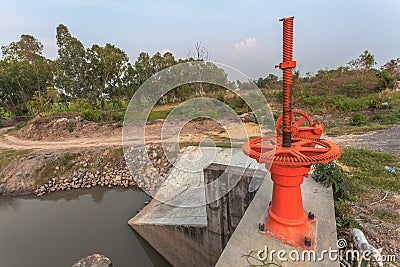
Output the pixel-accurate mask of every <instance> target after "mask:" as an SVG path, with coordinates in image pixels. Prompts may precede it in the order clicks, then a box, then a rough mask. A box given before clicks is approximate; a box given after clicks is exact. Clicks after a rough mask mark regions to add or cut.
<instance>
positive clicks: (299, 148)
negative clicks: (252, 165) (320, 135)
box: [242, 136, 341, 167]
mask: <svg viewBox="0 0 400 267" xmlns="http://www.w3.org/2000/svg"><path fill="white" fill-rule="evenodd" d="M242 149H243V152H244V153H245V154H246V155H247V156H249V157H251V158H253V159H255V160H257V162H259V163H269V164H273V165H281V166H282V165H284V166H296V167H305V166H310V165H313V164H319V163H327V162H330V161H333V160H335V159H338V158H339V157H340V154H341V149H340V147H339V146H338V145H336V144H335V143H333V142H330V141H327V140H320V139H311V138H304V137H293V138H292V146H291V147H282V139H281V138H280V137H277V138H276V137H270V136H268V137H258V138H254V139H251V140H249V141H247V142H245V143H244V144H243V145H242Z"/></svg>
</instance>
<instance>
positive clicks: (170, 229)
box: [129, 147, 338, 266]
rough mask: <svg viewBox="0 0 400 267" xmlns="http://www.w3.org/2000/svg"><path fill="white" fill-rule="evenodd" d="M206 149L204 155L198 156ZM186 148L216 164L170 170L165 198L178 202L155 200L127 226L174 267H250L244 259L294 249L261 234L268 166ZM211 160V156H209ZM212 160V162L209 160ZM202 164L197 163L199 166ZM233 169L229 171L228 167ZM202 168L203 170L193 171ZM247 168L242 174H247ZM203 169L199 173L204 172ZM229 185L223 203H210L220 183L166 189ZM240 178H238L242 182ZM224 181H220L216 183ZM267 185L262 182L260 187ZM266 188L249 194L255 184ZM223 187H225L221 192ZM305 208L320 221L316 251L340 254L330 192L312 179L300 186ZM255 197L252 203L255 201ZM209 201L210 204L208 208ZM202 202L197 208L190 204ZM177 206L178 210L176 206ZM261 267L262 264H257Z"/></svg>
mask: <svg viewBox="0 0 400 267" xmlns="http://www.w3.org/2000/svg"><path fill="white" fill-rule="evenodd" d="M200 150H202V151H200ZM200 150H199V149H198V148H193V147H189V148H186V150H185V151H184V153H183V155H186V156H188V157H189V158H190V157H192V156H193V155H195V154H196V153H199V151H200V152H201V153H203V154H204V153H205V154H207V153H212V154H213V155H214V156H213V157H211V158H212V162H213V163H210V162H207V161H204V162H203V164H204V166H203V167H202V168H204V172H203V171H199V172H194V173H193V172H190V173H188V172H183V171H182V170H179V169H177V168H174V169H173V170H172V171H171V174H170V176H169V177H168V178H167V180H166V182H165V184H166V185H165V187H162V188H161V190H160V191H161V192H160V193H162V194H167V195H168V196H171V198H172V199H174V200H176V201H175V202H174V205H168V204H165V203H161V202H159V201H157V200H155V199H153V200H152V201H151V202H150V204H149V205H147V206H146V207H145V208H144V209H143V210H142V211H141V212H140V213H139V214H137V215H136V216H135V217H134V218H132V219H131V220H130V221H129V225H130V226H131V227H132V228H133V229H134V230H135V231H136V232H137V233H138V234H140V235H141V236H142V237H143V238H144V239H145V240H147V242H149V244H150V245H151V246H153V247H154V248H155V249H156V250H157V251H158V252H159V253H160V254H161V255H163V256H164V257H165V258H166V259H167V260H168V261H169V262H170V263H171V264H172V265H174V266H214V265H215V264H216V265H217V266H248V265H249V264H247V261H246V258H245V257H242V255H243V254H249V253H250V252H251V251H258V250H262V249H264V247H265V246H267V247H268V248H269V249H275V250H280V249H285V250H287V251H290V250H291V249H293V247H291V246H288V245H285V244H282V243H281V242H279V241H276V240H273V239H268V238H267V237H266V236H264V235H260V234H259V233H258V231H257V227H258V222H259V221H260V220H261V218H262V216H263V213H264V212H265V210H266V207H267V203H268V201H269V200H270V198H271V191H272V182H271V180H270V179H269V177H268V175H267V173H266V172H265V170H263V169H264V166H263V165H259V164H257V163H256V162H255V161H254V160H251V159H249V158H248V157H246V156H245V155H244V154H243V153H242V151H241V149H222V148H202V149H200ZM206 158H207V157H206ZM208 158H210V157H208ZM196 164H198V162H197V163H196ZM228 165H229V166H228ZM195 167H196V168H197V169H199V166H195ZM243 168H244V169H243ZM200 169H201V168H200ZM222 173H224V174H223V176H225V178H226V179H225V180H224V179H222V181H225V182H227V183H228V184H229V182H230V181H235V182H236V181H238V182H237V183H236V185H235V186H234V187H233V189H232V190H231V191H230V192H229V193H228V194H226V195H225V196H224V197H222V198H221V199H218V200H215V201H211V202H210V201H207V200H209V199H210V198H211V195H212V193H213V191H215V190H216V187H215V186H217V185H218V184H217V183H215V184H214V185H213V186H211V187H206V188H205V190H203V191H201V190H181V191H176V190H175V192H174V191H173V190H171V188H170V187H169V186H168V184H177V183H179V184H185V185H186V186H187V189H190V188H191V187H195V186H198V185H199V184H212V182H213V181H215V179H216V178H218V177H220V176H221V174H222ZM239 178H240V179H239ZM218 181H221V179H218ZM262 181H263V182H262ZM260 183H262V186H261V187H260V189H259V190H258V192H257V193H256V192H249V190H248V189H249V188H254V184H260ZM222 188H223V187H222ZM302 190H303V201H304V208H305V209H306V210H310V211H313V212H314V213H315V215H316V217H317V219H318V225H317V242H316V252H321V251H322V250H323V249H329V247H331V248H332V249H336V227H335V216H334V208H333V199H332V190H331V189H330V188H323V187H322V186H321V185H320V184H317V183H316V182H315V181H314V180H312V179H305V182H304V183H303V185H302ZM253 198H254V199H253ZM207 202H210V203H209V204H206V203H207ZM193 203H200V204H202V205H198V206H195V207H190V206H191V205H190V204H193ZM175 204H179V205H175ZM259 264H260V262H259ZM280 264H281V265H282V266H294V265H296V266H335V264H336V265H338V262H328V261H324V262H307V263H301V262H298V263H293V262H292V263H285V262H283V263H280Z"/></svg>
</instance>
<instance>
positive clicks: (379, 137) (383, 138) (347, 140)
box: [327, 125, 400, 154]
mask: <svg viewBox="0 0 400 267" xmlns="http://www.w3.org/2000/svg"><path fill="white" fill-rule="evenodd" d="M327 139H329V140H331V141H333V142H335V143H337V144H338V145H340V146H341V147H349V146H351V147H366V148H369V149H373V150H382V151H385V152H388V153H393V154H400V125H398V126H395V127H393V128H390V129H387V130H384V131H379V132H373V133H368V134H363V135H342V136H338V137H327Z"/></svg>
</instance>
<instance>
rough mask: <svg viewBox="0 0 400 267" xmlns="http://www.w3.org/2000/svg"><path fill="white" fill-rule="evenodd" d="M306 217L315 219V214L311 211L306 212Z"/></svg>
mask: <svg viewBox="0 0 400 267" xmlns="http://www.w3.org/2000/svg"><path fill="white" fill-rule="evenodd" d="M308 219H309V220H314V219H315V215H314V213H312V212H311V211H310V212H309V213H308Z"/></svg>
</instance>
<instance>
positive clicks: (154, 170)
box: [35, 145, 172, 196]
mask: <svg viewBox="0 0 400 267" xmlns="http://www.w3.org/2000/svg"><path fill="white" fill-rule="evenodd" d="M143 153H147V154H148V155H149V159H150V160H147V159H146V157H145V156H144V154H143ZM125 157H126V161H125V160H122V161H123V164H120V163H121V162H120V163H118V164H117V165H118V166H119V168H118V169H111V170H110V169H105V170H104V171H99V170H88V169H83V168H81V169H79V170H77V171H75V172H74V173H73V175H72V176H71V177H60V178H52V179H50V180H49V181H48V182H46V183H45V184H43V185H42V186H39V187H37V188H36V190H35V194H36V195H37V196H43V195H44V194H46V193H50V192H58V191H69V190H73V189H84V188H87V189H88V188H91V187H95V186H102V187H110V188H111V187H113V186H122V187H130V186H137V187H140V188H142V189H144V190H145V191H147V192H153V190H157V189H158V187H159V186H160V185H161V184H162V182H163V181H164V180H165V178H166V177H167V176H168V173H169V171H170V168H171V166H172V164H171V163H170V162H169V161H168V159H167V158H166V156H165V154H164V153H163V149H162V147H161V146H160V145H147V146H146V150H144V149H140V148H138V147H134V148H132V149H130V150H129V152H128V153H126V155H125ZM134 177H135V178H134Z"/></svg>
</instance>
